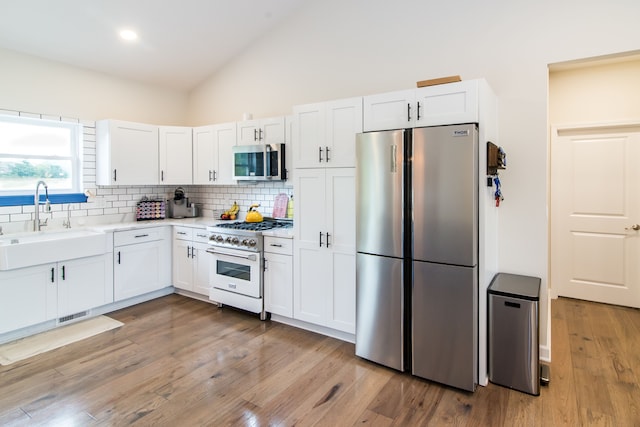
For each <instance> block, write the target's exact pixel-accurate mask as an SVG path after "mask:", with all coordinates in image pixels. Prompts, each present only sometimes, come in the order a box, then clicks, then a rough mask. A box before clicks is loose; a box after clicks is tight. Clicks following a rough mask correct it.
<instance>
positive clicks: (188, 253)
mask: <svg viewBox="0 0 640 427" xmlns="http://www.w3.org/2000/svg"><path fill="white" fill-rule="evenodd" d="M187 258H191V246H187Z"/></svg>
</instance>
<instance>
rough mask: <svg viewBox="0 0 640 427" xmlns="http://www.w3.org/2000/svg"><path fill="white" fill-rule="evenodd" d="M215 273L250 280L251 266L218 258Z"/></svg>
mask: <svg viewBox="0 0 640 427" xmlns="http://www.w3.org/2000/svg"><path fill="white" fill-rule="evenodd" d="M216 274H218V275H220V276H227V277H233V278H234V279H240V280H246V281H247V282H250V281H251V266H250V265H244V264H236V263H233V262H227V261H220V260H218V261H217V264H216Z"/></svg>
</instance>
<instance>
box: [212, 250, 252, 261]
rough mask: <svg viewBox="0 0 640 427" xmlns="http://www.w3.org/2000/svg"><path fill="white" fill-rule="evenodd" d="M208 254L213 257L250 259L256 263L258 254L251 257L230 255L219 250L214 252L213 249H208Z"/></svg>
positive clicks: (250, 255)
mask: <svg viewBox="0 0 640 427" xmlns="http://www.w3.org/2000/svg"><path fill="white" fill-rule="evenodd" d="M207 252H209V253H210V254H213V255H225V256H230V257H234V258H242V259H248V260H250V261H255V260H256V259H257V257H256V254H249V255H238V254H230V253H228V252H222V251H219V250H214V249H212V248H209V249H207Z"/></svg>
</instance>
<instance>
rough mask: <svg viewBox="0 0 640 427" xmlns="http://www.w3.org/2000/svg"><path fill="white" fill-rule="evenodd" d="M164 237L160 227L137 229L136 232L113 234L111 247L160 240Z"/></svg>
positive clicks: (117, 232) (128, 231)
mask: <svg viewBox="0 0 640 427" xmlns="http://www.w3.org/2000/svg"><path fill="white" fill-rule="evenodd" d="M163 238H164V236H163V234H162V228H161V227H150V228H139V229H136V230H127V231H116V232H114V233H113V246H122V245H131V244H135V243H144V242H152V241H154V240H161V239H163Z"/></svg>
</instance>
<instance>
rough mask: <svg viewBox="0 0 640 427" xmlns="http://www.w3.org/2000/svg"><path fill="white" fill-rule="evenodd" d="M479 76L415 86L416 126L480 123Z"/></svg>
mask: <svg viewBox="0 0 640 427" xmlns="http://www.w3.org/2000/svg"><path fill="white" fill-rule="evenodd" d="M478 85H479V80H467V81H462V82H456V83H449V84H443V85H436V86H427V87H423V88H419V89H416V95H415V99H416V105H417V106H419V108H420V117H419V118H418V117H417V116H416V121H415V127H419V126H437V125H451V124H457V123H478V122H479V121H480V117H479V116H478V101H479V97H478Z"/></svg>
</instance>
